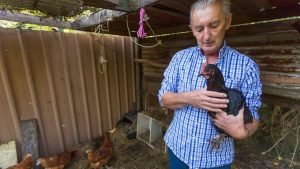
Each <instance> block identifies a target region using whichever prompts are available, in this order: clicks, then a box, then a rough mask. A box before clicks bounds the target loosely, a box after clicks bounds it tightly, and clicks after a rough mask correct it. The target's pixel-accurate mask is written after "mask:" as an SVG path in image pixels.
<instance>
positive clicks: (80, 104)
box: [0, 29, 136, 156]
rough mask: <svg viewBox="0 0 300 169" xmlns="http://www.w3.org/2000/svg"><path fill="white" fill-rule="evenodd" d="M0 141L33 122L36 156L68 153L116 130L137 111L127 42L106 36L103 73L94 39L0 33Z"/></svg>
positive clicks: (131, 47) (18, 137)
mask: <svg viewBox="0 0 300 169" xmlns="http://www.w3.org/2000/svg"><path fill="white" fill-rule="evenodd" d="M0 36H1V39H0V75H1V78H0V92H1V93H2V94H1V96H0V115H1V119H0V133H1V134H0V136H1V137H0V142H5V141H9V140H12V139H16V140H17V144H18V146H19V148H18V150H20V144H21V130H20V121H21V120H28V119H37V122H38V128H39V149H40V155H41V156H45V155H51V154H55V153H58V152H61V151H64V150H69V149H71V148H72V147H74V146H75V145H77V144H79V143H82V142H85V141H87V140H90V139H92V138H95V137H99V136H100V135H102V133H103V132H104V131H107V130H110V129H112V128H114V126H115V124H116V122H117V121H118V120H119V119H120V118H121V117H122V116H123V115H124V113H126V112H128V111H130V110H134V109H135V108H136V98H135V84H136V83H135V73H134V58H135V54H136V52H134V51H135V50H136V46H135V45H133V44H132V43H131V41H130V39H129V38H127V37H121V36H108V35H105V36H104V49H105V57H106V59H107V60H108V62H107V71H105V72H104V73H103V74H101V73H99V72H98V69H97V66H98V64H97V63H98V59H99V56H100V53H101V51H100V47H99V46H100V41H99V39H101V38H100V37H99V36H98V35H97V36H96V35H90V34H71V33H69V34H65V33H58V32H56V33H53V32H30V31H28V32H21V31H20V30H10V29H2V30H0Z"/></svg>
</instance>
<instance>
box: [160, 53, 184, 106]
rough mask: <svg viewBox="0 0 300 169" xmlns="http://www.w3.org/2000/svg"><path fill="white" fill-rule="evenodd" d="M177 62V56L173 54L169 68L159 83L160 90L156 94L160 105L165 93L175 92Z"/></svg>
mask: <svg viewBox="0 0 300 169" xmlns="http://www.w3.org/2000/svg"><path fill="white" fill-rule="evenodd" d="M178 60H179V55H178V54H175V55H174V57H173V58H172V60H171V62H170V63H169V66H168V67H167V69H166V70H165V72H164V79H163V81H162V83H161V88H160V90H159V92H158V99H159V103H160V104H161V100H162V96H163V95H164V94H165V93H166V92H174V93H176V92H177V85H178V79H179V78H178V70H179V68H178Z"/></svg>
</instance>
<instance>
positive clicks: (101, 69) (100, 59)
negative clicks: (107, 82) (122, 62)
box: [95, 24, 107, 74]
mask: <svg viewBox="0 0 300 169" xmlns="http://www.w3.org/2000/svg"><path fill="white" fill-rule="evenodd" d="M104 31H105V29H104V28H103V25H101V24H99V25H98V27H97V28H96V29H95V33H101V42H100V56H99V57H98V62H97V69H98V72H99V73H101V74H103V73H104V72H105V71H106V63H107V60H106V59H105V51H104ZM101 66H102V67H101Z"/></svg>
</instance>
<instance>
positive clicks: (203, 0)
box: [190, 0, 231, 17]
mask: <svg viewBox="0 0 300 169" xmlns="http://www.w3.org/2000/svg"><path fill="white" fill-rule="evenodd" d="M214 3H220V4H222V6H223V11H224V14H225V17H227V16H229V15H230V14H231V12H230V0H197V1H195V2H194V3H193V5H192V7H191V11H190V15H192V12H193V11H194V10H196V9H204V8H206V7H208V6H209V5H212V4H214Z"/></svg>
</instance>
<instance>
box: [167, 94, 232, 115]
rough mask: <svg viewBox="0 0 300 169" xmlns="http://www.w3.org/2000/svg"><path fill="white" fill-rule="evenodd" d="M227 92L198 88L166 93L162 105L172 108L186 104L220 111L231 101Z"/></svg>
mask: <svg viewBox="0 0 300 169" xmlns="http://www.w3.org/2000/svg"><path fill="white" fill-rule="evenodd" d="M226 97H227V96H226V94H224V93H219V92H213V91H207V90H206V89H198V90H194V91H190V92H182V93H172V92H168V93H165V94H164V95H163V97H162V106H163V107H167V108H170V109H176V108H181V107H183V106H186V105H192V106H194V107H198V108H202V109H205V110H207V111H212V112H220V111H222V110H221V109H222V108H226V107H227V103H228V102H229V100H228V99H226Z"/></svg>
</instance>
